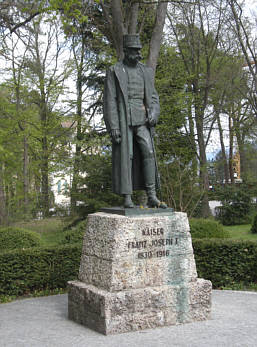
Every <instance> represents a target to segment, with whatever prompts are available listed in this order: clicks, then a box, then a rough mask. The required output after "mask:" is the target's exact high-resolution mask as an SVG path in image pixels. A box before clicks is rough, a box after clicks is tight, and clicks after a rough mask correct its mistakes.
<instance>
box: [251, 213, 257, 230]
mask: <svg viewBox="0 0 257 347" xmlns="http://www.w3.org/2000/svg"><path fill="white" fill-rule="evenodd" d="M251 233H253V234H257V214H256V215H255V217H254V219H253V224H252V227H251Z"/></svg>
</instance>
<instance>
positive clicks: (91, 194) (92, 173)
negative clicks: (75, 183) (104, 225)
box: [77, 151, 122, 217]
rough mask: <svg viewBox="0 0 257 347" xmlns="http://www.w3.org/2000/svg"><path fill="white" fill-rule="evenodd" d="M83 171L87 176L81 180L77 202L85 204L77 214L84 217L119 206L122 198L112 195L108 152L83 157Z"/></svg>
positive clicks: (79, 208)
mask: <svg viewBox="0 0 257 347" xmlns="http://www.w3.org/2000/svg"><path fill="white" fill-rule="evenodd" d="M81 170H82V171H83V170H85V172H86V173H87V175H86V176H85V177H81V178H80V186H83V187H84V188H82V189H81V190H80V192H79V195H78V197H77V200H79V201H83V202H84V204H83V205H81V206H80V207H78V209H77V212H78V213H79V214H80V215H82V216H84V217H85V216H87V215H88V214H89V213H94V212H96V211H99V209H100V208H101V207H109V206H119V205H120V204H121V203H122V198H121V197H120V196H118V195H116V194H113V193H112V188H111V156H110V153H109V152H108V151H107V153H106V154H104V155H99V154H96V155H87V156H84V157H83V161H82V164H81Z"/></svg>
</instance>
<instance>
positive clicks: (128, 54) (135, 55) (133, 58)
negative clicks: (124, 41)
mask: <svg viewBox="0 0 257 347" xmlns="http://www.w3.org/2000/svg"><path fill="white" fill-rule="evenodd" d="M124 53H125V60H126V61H127V62H128V63H129V64H130V65H136V64H137V63H138V62H139V60H141V59H142V56H141V53H140V48H125V50H124Z"/></svg>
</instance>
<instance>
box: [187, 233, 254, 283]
mask: <svg viewBox="0 0 257 347" xmlns="http://www.w3.org/2000/svg"><path fill="white" fill-rule="evenodd" d="M193 248H194V255H195V260H196V267H197V272H198V277H201V278H205V279H208V280H211V281H212V284H213V287H214V288H219V287H222V286H228V285H231V284H234V283H239V282H242V283H244V284H245V285H247V284H250V283H257V243H256V242H253V241H240V240H199V239H198V240H193Z"/></svg>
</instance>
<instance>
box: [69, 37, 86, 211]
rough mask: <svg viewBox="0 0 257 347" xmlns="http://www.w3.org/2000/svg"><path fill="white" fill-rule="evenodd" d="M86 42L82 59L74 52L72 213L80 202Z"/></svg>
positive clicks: (82, 50)
mask: <svg viewBox="0 0 257 347" xmlns="http://www.w3.org/2000/svg"><path fill="white" fill-rule="evenodd" d="M85 46H86V42H85V38H82V47H81V56H80V59H79V58H78V57H77V56H76V52H75V50H73V54H74V58H75V61H76V66H77V115H76V121H77V125H76V128H77V134H76V138H77V141H76V150H75V159H74V164H73V177H72V185H71V211H72V213H75V212H76V206H77V200H78V180H79V172H80V163H81V141H82V138H83V135H82V98H83V90H82V87H83V83H82V80H83V72H84V67H83V64H84V50H85Z"/></svg>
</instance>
